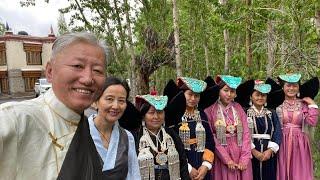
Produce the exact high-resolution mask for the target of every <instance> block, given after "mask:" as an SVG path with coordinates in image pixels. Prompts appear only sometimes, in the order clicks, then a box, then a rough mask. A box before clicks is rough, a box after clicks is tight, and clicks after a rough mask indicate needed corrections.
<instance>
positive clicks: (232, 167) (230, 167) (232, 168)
mask: <svg viewBox="0 0 320 180" xmlns="http://www.w3.org/2000/svg"><path fill="white" fill-rule="evenodd" d="M227 166H228V168H229V169H231V170H235V169H236V164H235V163H234V162H233V161H229V162H228V163H227Z"/></svg>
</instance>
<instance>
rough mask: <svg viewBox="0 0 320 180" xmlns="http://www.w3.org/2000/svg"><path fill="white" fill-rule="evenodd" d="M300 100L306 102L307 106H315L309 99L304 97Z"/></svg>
mask: <svg viewBox="0 0 320 180" xmlns="http://www.w3.org/2000/svg"><path fill="white" fill-rule="evenodd" d="M302 100H303V101H304V102H306V103H307V104H308V105H313V104H316V103H315V102H314V101H313V100H312V99H311V98H310V97H304V98H302Z"/></svg>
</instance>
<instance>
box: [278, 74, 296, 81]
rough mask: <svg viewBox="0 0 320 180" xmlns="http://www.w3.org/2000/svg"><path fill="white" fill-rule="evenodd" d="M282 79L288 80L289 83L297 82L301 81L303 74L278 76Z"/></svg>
mask: <svg viewBox="0 0 320 180" xmlns="http://www.w3.org/2000/svg"><path fill="white" fill-rule="evenodd" d="M278 78H279V79H280V80H282V81H285V82H288V83H297V82H299V80H300V78H301V74H299V73H295V74H282V75H279V77H278Z"/></svg>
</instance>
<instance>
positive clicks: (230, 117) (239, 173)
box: [205, 75, 252, 180]
mask: <svg viewBox="0 0 320 180" xmlns="http://www.w3.org/2000/svg"><path fill="white" fill-rule="evenodd" d="M241 80H242V79H241V78H240V77H234V76H230V75H220V76H217V78H216V84H217V86H219V88H218V89H219V99H218V100H217V101H216V102H215V103H214V104H213V105H211V106H209V107H208V108H206V109H205V113H206V114H207V116H208V120H209V123H210V126H211V129H212V132H213V137H214V141H215V147H216V148H215V155H216V158H215V163H214V170H213V171H212V176H213V179H216V180H220V179H223V180H249V179H252V167H251V141H250V132H249V128H248V124H247V115H246V114H245V112H244V111H243V109H242V107H241V105H240V104H238V103H236V102H234V101H233V100H234V98H235V97H236V89H237V87H238V86H239V85H240V83H241Z"/></svg>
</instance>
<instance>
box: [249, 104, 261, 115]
mask: <svg viewBox="0 0 320 180" xmlns="http://www.w3.org/2000/svg"><path fill="white" fill-rule="evenodd" d="M251 108H252V109H253V110H254V111H255V112H257V113H259V114H261V113H262V112H263V110H264V107H263V106H262V108H261V110H260V111H259V110H258V109H257V108H256V106H254V105H252V106H251Z"/></svg>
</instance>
